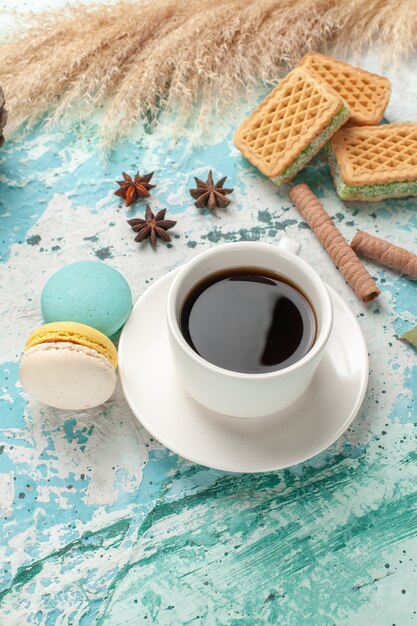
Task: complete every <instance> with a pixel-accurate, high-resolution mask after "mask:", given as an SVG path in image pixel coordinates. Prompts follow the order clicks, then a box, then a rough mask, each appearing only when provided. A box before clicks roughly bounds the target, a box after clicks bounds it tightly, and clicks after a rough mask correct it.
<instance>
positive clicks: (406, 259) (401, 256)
mask: <svg viewBox="0 0 417 626" xmlns="http://www.w3.org/2000/svg"><path fill="white" fill-rule="evenodd" d="M350 245H351V248H352V249H353V250H354V251H355V252H356V254H361V255H362V256H366V257H367V258H368V259H372V261H376V262H377V263H380V264H381V265H385V267H389V268H391V269H393V270H398V271H399V272H401V273H402V274H407V276H409V278H412V279H413V280H417V255H416V254H413V253H412V252H409V251H408V250H405V248H400V247H399V246H394V244H392V243H389V242H388V241H385V240H384V239H380V237H375V236H374V235H369V234H368V233H364V232H363V230H360V231H358V232H357V233H356V235H355V236H354V238H353V240H352V243H351V244H350Z"/></svg>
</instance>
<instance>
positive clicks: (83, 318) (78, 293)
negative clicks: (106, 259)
mask: <svg viewBox="0 0 417 626" xmlns="http://www.w3.org/2000/svg"><path fill="white" fill-rule="evenodd" d="M41 308H42V315H43V319H44V321H45V323H47V324H48V323H50V322H68V321H71V322H79V323H81V324H87V325H88V326H92V327H93V328H96V329H97V330H99V331H100V332H102V333H103V334H104V335H107V337H111V336H112V335H114V334H115V333H117V331H118V330H120V328H121V327H122V326H123V324H124V323H125V322H126V320H127V318H128V317H129V314H130V311H131V309H132V293H131V291H130V287H129V285H128V283H127V281H126V279H125V278H124V277H123V276H122V275H121V274H120V272H118V271H117V270H115V269H114V268H113V267H110V265H106V264H105V263H99V262H95V261H78V262H77V263H71V264H70V265H66V266H65V267H62V268H61V269H59V270H58V271H57V272H55V274H53V275H52V276H51V277H50V278H49V280H48V281H47V283H46V285H45V286H44V288H43V290H42V296H41Z"/></svg>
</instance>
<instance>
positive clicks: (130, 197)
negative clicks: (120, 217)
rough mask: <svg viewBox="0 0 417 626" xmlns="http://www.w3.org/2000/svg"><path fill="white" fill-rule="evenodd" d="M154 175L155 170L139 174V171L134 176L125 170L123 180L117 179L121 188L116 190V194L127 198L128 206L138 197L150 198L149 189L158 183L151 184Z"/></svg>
mask: <svg viewBox="0 0 417 626" xmlns="http://www.w3.org/2000/svg"><path fill="white" fill-rule="evenodd" d="M152 176H153V172H151V173H150V174H144V175H143V176H139V172H137V173H136V174H135V176H134V178H132V177H131V176H129V174H126V172H123V180H117V181H116V182H117V184H118V185H120V189H118V190H117V191H115V192H114V195H115V196H119V198H124V199H125V200H126V206H130V205H131V204H133V203H134V202H136V200H137V199H138V198H149V196H150V195H151V194H150V193H149V189H153V188H154V187H156V185H151V184H150V182H149V181H150V180H151V178H152Z"/></svg>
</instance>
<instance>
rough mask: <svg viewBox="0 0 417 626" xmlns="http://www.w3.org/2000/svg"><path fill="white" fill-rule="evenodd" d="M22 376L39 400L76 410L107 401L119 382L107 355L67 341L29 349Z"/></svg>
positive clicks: (21, 372)
mask: <svg viewBox="0 0 417 626" xmlns="http://www.w3.org/2000/svg"><path fill="white" fill-rule="evenodd" d="M19 378H20V382H21V384H22V387H23V388H24V390H25V391H26V392H27V393H29V394H30V395H31V396H32V397H34V398H35V399H36V400H39V401H40V402H43V403H44V404H47V405H48V406H52V407H55V408H57V409H66V410H73V411H78V410H82V409H90V408H92V407H94V406H98V405H99V404H102V403H103V402H106V400H108V399H109V398H110V397H111V395H112V394H113V392H114V389H115V386H116V373H115V371H114V368H113V366H112V365H111V364H110V362H109V361H108V359H106V357H104V356H102V355H100V354H99V353H98V352H96V351H95V350H91V349H90V348H86V347H85V346H80V345H76V344H71V343H66V342H60V343H43V344H40V345H37V346H35V347H33V348H30V349H29V350H27V351H26V352H25V354H24V355H23V358H22V361H21V363H20V370H19Z"/></svg>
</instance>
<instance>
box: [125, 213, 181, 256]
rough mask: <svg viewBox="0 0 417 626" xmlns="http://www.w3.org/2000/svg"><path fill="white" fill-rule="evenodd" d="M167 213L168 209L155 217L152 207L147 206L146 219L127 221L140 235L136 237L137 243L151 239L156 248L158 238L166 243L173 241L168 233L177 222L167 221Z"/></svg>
mask: <svg viewBox="0 0 417 626" xmlns="http://www.w3.org/2000/svg"><path fill="white" fill-rule="evenodd" d="M166 211H167V210H166V209H162V211H158V213H157V214H156V215H154V214H153V212H152V209H151V207H150V206H149V205H148V204H147V205H146V213H145V219H133V220H127V223H128V224H130V226H131V227H132V229H133V230H134V231H135V233H138V234H137V235H136V237H135V241H143V240H144V239H146V238H147V237H149V239H150V240H151V245H152V246H153V247H155V246H156V238H157V237H159V239H163V240H164V241H171V236H170V235H169V234H168V233H167V232H166V231H167V230H169V229H170V228H173V227H174V226H175V224H176V223H177V222H174V221H173V220H166V219H165V213H166Z"/></svg>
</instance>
